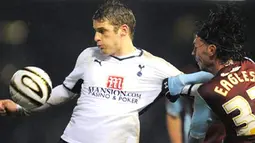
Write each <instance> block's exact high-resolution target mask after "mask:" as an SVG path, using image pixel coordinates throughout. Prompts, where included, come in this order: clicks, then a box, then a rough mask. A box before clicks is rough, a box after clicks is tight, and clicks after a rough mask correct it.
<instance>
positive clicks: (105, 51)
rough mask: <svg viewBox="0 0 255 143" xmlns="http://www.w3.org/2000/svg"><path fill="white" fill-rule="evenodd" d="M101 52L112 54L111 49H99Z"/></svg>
mask: <svg viewBox="0 0 255 143" xmlns="http://www.w3.org/2000/svg"><path fill="white" fill-rule="evenodd" d="M101 52H102V53H103V54H105V55H108V56H109V55H112V52H111V51H109V50H107V49H101Z"/></svg>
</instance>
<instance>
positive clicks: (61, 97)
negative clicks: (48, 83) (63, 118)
mask: <svg viewBox="0 0 255 143" xmlns="http://www.w3.org/2000/svg"><path fill="white" fill-rule="evenodd" d="M74 97H75V94H74V93H72V92H70V91H69V90H67V89H66V88H65V87H64V86H63V85H58V86H56V87H55V88H53V90H52V93H51V96H50V98H49V99H48V101H47V102H46V103H45V104H43V105H42V106H40V107H38V108H36V109H33V110H31V111H29V110H26V109H25V108H23V107H21V106H20V105H18V104H17V112H16V113H14V115H16V116H17V115H18V116H29V115H30V114H31V113H34V112H40V111H44V110H46V109H48V108H49V107H51V106H54V105H59V104H61V103H64V102H66V101H68V100H70V99H72V98H74Z"/></svg>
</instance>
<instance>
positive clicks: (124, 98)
mask: <svg viewBox="0 0 255 143" xmlns="http://www.w3.org/2000/svg"><path fill="white" fill-rule="evenodd" d="M89 95H93V96H95V97H101V98H105V99H111V100H116V101H121V102H129V103H134V104H138V101H139V99H141V94H138V93H134V92H128V91H122V90H117V89H111V88H102V87H94V86H92V87H89Z"/></svg>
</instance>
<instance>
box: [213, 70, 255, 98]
mask: <svg viewBox="0 0 255 143" xmlns="http://www.w3.org/2000/svg"><path fill="white" fill-rule="evenodd" d="M226 76H227V79H222V80H220V85H221V86H215V88H214V92H216V93H218V94H221V95H222V96H227V94H228V92H229V91H230V90H231V89H232V88H233V87H234V86H235V85H237V84H239V83H242V82H255V72H254V71H241V75H238V74H237V73H229V74H228V75H226Z"/></svg>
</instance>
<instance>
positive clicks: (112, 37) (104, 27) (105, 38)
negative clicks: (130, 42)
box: [93, 20, 121, 55]
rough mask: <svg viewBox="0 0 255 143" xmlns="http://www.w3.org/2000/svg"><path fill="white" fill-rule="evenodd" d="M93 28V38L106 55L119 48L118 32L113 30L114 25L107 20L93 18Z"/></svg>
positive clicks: (113, 52) (115, 51)
mask: <svg viewBox="0 0 255 143" xmlns="http://www.w3.org/2000/svg"><path fill="white" fill-rule="evenodd" d="M93 28H94V29H95V36H94V40H95V41H96V43H97V46H98V47H99V48H100V49H101V51H102V52H103V53H104V54H106V55H114V54H115V53H117V52H118V51H119V49H120V39H121V36H120V32H119V30H117V31H116V30H114V26H113V25H111V24H110V23H109V21H108V20H104V21H99V20H93Z"/></svg>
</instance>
